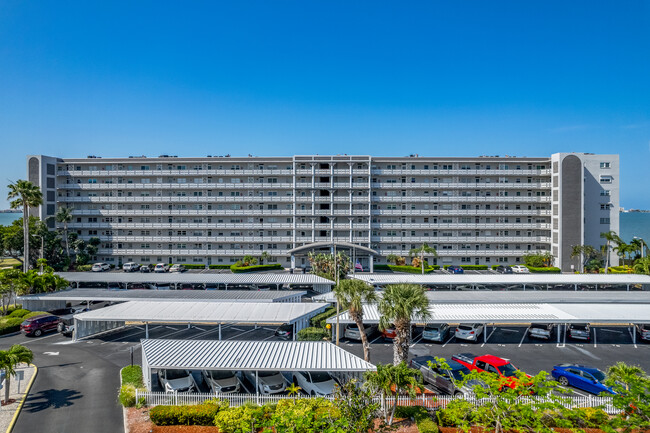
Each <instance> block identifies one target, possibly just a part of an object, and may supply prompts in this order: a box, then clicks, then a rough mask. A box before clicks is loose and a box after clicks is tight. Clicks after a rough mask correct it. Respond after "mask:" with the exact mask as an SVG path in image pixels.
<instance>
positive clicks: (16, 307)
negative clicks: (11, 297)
mask: <svg viewBox="0 0 650 433" xmlns="http://www.w3.org/2000/svg"><path fill="white" fill-rule="evenodd" d="M22 308H23V306H22V305H21V304H16V305H15V306H13V305H9V306H8V307H7V310H6V312H4V311H2V310H1V309H0V312H4V313H6V315H9V314H11V313H13V312H14V311H16V310H20V309H22Z"/></svg>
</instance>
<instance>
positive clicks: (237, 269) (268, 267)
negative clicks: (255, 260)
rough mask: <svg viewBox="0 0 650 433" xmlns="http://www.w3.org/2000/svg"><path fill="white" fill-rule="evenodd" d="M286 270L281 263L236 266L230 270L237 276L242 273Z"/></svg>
mask: <svg viewBox="0 0 650 433" xmlns="http://www.w3.org/2000/svg"><path fill="white" fill-rule="evenodd" d="M277 269H284V268H283V267H282V265H281V264H280V263H269V264H267V265H252V266H237V264H234V265H232V266H230V270H231V271H232V272H233V273H235V274H237V273H242V272H256V271H270V270H277Z"/></svg>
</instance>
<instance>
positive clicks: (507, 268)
mask: <svg viewBox="0 0 650 433" xmlns="http://www.w3.org/2000/svg"><path fill="white" fill-rule="evenodd" d="M496 271H497V272H498V273H500V274H512V268H511V267H510V266H508V265H499V266H497V268H496Z"/></svg>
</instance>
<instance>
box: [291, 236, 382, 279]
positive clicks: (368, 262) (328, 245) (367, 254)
mask: <svg viewBox="0 0 650 433" xmlns="http://www.w3.org/2000/svg"><path fill="white" fill-rule="evenodd" d="M310 251H314V252H321V253H329V254H335V253H337V252H338V251H346V252H347V253H348V256H349V257H350V260H352V273H354V272H355V271H356V270H355V264H356V263H357V261H359V263H360V264H361V266H363V270H364V271H369V272H374V259H375V256H379V255H380V254H379V253H378V252H377V251H375V250H373V249H372V248H368V247H364V246H362V245H357V244H353V243H349V242H311V243H308V244H305V245H302V246H300V247H296V248H294V249H291V250H289V254H290V255H291V269H295V268H296V256H297V255H303V254H304V255H306V254H307V253H309V252H310Z"/></svg>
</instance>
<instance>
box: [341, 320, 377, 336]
mask: <svg viewBox="0 0 650 433" xmlns="http://www.w3.org/2000/svg"><path fill="white" fill-rule="evenodd" d="M363 328H364V331H365V333H366V336H367V337H369V336H371V335H372V334H374V333H375V332H377V325H368V324H364V325H363ZM343 336H344V337H345V338H349V339H350V340H361V332H359V328H358V327H357V325H356V323H350V324H349V325H347V326H346V327H345V330H344V331H343Z"/></svg>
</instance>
